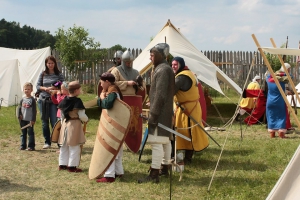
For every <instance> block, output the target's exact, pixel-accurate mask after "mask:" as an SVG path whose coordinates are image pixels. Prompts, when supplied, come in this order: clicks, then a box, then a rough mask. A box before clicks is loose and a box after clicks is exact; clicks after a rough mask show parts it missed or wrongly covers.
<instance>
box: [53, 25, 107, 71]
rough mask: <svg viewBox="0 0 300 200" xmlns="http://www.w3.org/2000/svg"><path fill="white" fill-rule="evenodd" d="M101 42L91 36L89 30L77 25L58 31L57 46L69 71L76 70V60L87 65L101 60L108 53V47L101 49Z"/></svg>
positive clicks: (89, 65)
mask: <svg viewBox="0 0 300 200" xmlns="http://www.w3.org/2000/svg"><path fill="white" fill-rule="evenodd" d="M100 45H101V44H100V43H99V42H95V41H94V38H91V37H89V33H88V30H85V29H84V28H83V27H80V26H76V25H75V24H74V26H73V27H70V28H69V29H67V30H65V29H64V27H62V28H59V29H58V31H56V43H55V48H56V49H57V50H58V51H59V53H60V60H61V62H62V63H63V64H64V65H65V66H66V67H67V68H68V70H69V71H72V70H74V69H75V70H76V68H75V66H76V61H77V62H78V61H83V62H84V63H85V67H91V66H92V63H95V62H99V61H100V60H101V58H102V57H103V56H104V55H105V54H106V49H100Z"/></svg>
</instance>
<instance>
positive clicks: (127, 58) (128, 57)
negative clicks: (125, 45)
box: [122, 50, 133, 62]
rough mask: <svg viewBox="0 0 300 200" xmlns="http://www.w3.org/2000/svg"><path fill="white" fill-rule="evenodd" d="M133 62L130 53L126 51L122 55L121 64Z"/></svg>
mask: <svg viewBox="0 0 300 200" xmlns="http://www.w3.org/2000/svg"><path fill="white" fill-rule="evenodd" d="M128 61H129V62H131V61H133V55H132V53H131V52H130V51H128V50H126V51H125V52H124V53H123V55H122V62H128Z"/></svg>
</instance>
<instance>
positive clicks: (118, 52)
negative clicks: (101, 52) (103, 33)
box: [114, 50, 123, 59]
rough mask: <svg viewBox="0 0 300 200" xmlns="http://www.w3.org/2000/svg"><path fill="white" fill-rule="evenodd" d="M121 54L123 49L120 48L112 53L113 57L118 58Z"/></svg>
mask: <svg viewBox="0 0 300 200" xmlns="http://www.w3.org/2000/svg"><path fill="white" fill-rule="evenodd" d="M122 54H123V51H121V50H118V51H116V52H115V54H114V59H115V58H120V59H121V58H122Z"/></svg>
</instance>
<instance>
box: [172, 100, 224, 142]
mask: <svg viewBox="0 0 300 200" xmlns="http://www.w3.org/2000/svg"><path fill="white" fill-rule="evenodd" d="M176 105H177V106H178V107H180V108H181V110H182V112H183V113H184V114H186V115H187V116H188V118H189V119H191V120H192V121H193V122H194V123H195V124H197V125H198V126H199V127H200V129H201V130H202V131H204V133H205V134H206V135H207V136H208V137H210V139H212V140H213V141H214V142H215V143H216V144H217V145H218V146H219V147H221V146H220V145H219V143H218V142H217V141H216V140H215V139H214V138H213V137H212V136H211V135H210V134H209V133H208V132H206V131H205V129H204V128H203V127H202V126H201V125H200V124H199V122H197V121H196V120H195V118H193V117H192V116H191V115H189V114H188V113H187V112H186V111H185V109H184V108H183V107H182V106H181V105H180V103H179V102H177V103H176Z"/></svg>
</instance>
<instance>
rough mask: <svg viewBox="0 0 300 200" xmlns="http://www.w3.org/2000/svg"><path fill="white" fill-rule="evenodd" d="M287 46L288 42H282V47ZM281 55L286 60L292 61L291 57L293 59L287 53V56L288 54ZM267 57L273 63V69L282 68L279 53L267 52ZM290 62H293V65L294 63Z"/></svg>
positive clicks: (287, 61)
mask: <svg viewBox="0 0 300 200" xmlns="http://www.w3.org/2000/svg"><path fill="white" fill-rule="evenodd" d="M286 46H287V44H286V43H284V44H282V45H281V46H280V48H286ZM281 56H282V58H283V60H284V62H286V63H290V61H291V59H292V57H291V56H290V55H287V56H286V55H281ZM266 57H267V59H268V61H269V63H270V65H271V67H272V69H273V70H274V71H277V70H279V69H280V68H281V63H280V60H279V58H278V56H277V55H275V54H270V53H267V54H266ZM290 64H291V66H292V65H293V63H290Z"/></svg>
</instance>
